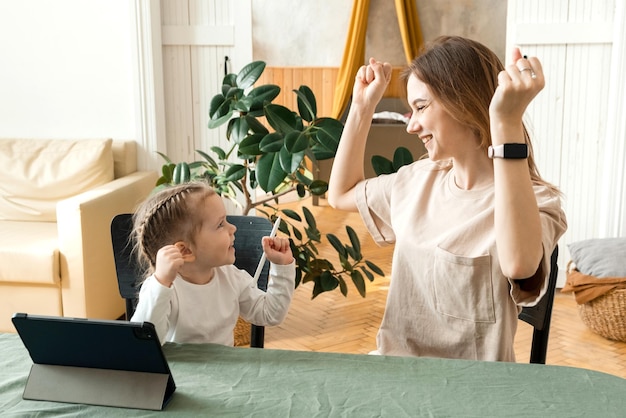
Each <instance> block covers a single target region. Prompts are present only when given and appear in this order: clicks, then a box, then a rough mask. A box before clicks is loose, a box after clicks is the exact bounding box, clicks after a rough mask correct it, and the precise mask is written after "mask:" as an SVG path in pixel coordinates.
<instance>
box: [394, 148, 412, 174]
mask: <svg viewBox="0 0 626 418" xmlns="http://www.w3.org/2000/svg"><path fill="white" fill-rule="evenodd" d="M413 161H414V160H413V154H411V151H409V150H408V149H407V148H405V147H398V148H396V150H395V152H394V153H393V171H394V172H396V171H398V170H399V169H400V167H402V166H404V165H408V164H411V163H412V162H413Z"/></svg>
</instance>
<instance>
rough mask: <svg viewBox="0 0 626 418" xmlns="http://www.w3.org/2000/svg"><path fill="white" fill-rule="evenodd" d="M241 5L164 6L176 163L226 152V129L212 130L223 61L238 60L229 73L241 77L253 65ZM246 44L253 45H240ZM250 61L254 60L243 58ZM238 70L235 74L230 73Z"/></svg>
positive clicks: (188, 0) (167, 0)
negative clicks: (240, 42) (198, 151)
mask: <svg viewBox="0 0 626 418" xmlns="http://www.w3.org/2000/svg"><path fill="white" fill-rule="evenodd" d="M244 7H246V8H248V9H249V8H250V7H251V6H250V2H249V1H246V2H242V1H240V0H162V1H161V23H162V32H163V74H164V75H163V78H164V85H165V87H164V90H165V113H166V135H167V151H166V153H167V155H168V156H169V157H170V158H171V159H172V160H173V161H183V160H186V161H191V160H194V159H198V158H199V156H198V154H196V152H195V150H196V149H201V150H203V151H206V152H209V153H210V151H209V149H210V147H211V146H215V145H217V146H219V147H221V148H223V149H227V148H228V147H229V146H230V144H229V142H228V141H227V139H226V131H225V127H220V128H218V129H209V128H208V127H207V124H208V121H209V116H208V113H209V107H210V102H211V98H212V97H213V96H214V95H215V94H217V93H218V92H219V91H220V88H221V84H222V79H223V78H224V65H225V64H224V57H225V56H229V57H230V58H231V61H230V62H231V63H232V62H233V60H232V58H233V57H234V56H235V57H237V58H236V60H235V61H236V62H234V63H233V64H230V66H229V68H228V71H229V72H237V71H238V70H239V69H240V68H241V67H243V66H244V65H245V64H247V63H248V62H250V61H252V57H251V54H247V53H243V54H242V53H241V51H248V50H249V49H250V46H251V42H252V39H251V36H250V39H246V38H247V35H246V33H248V32H250V31H251V29H250V27H249V26H250V22H245V19H242V16H244V15H246V13H244V12H243V10H242V9H243V8H244ZM241 39H244V41H245V42H248V43H249V44H250V45H237V46H236V47H235V45H234V43H235V40H241ZM243 55H250V56H245V57H244V56H243ZM231 66H232V67H235V68H232V67H231Z"/></svg>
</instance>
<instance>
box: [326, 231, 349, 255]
mask: <svg viewBox="0 0 626 418" xmlns="http://www.w3.org/2000/svg"><path fill="white" fill-rule="evenodd" d="M326 239H328V241H329V242H330V244H331V245H332V246H333V248H334V249H335V250H336V251H337V253H339V255H341V256H343V257H344V258H346V257H348V251H346V247H344V246H343V244H342V243H341V241H340V240H339V238H337V237H336V236H335V235H333V234H326Z"/></svg>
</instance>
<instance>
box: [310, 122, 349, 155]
mask: <svg viewBox="0 0 626 418" xmlns="http://www.w3.org/2000/svg"><path fill="white" fill-rule="evenodd" d="M315 127H316V128H317V129H316V131H315V138H316V140H317V141H318V142H319V143H320V144H321V145H323V146H324V148H326V149H328V150H330V151H332V152H335V153H336V152H337V147H338V146H339V139H340V138H341V133H342V132H343V124H342V123H341V122H339V121H338V120H337V119H333V118H320V119H317V120H316V121H315Z"/></svg>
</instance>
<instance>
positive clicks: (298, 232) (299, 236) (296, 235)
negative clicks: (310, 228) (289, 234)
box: [293, 228, 302, 241]
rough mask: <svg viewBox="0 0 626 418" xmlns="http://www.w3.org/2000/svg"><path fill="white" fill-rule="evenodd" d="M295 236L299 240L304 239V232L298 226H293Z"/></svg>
mask: <svg viewBox="0 0 626 418" xmlns="http://www.w3.org/2000/svg"><path fill="white" fill-rule="evenodd" d="M293 236H294V237H296V239H297V240H298V241H302V232H300V230H299V229H298V228H293Z"/></svg>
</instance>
